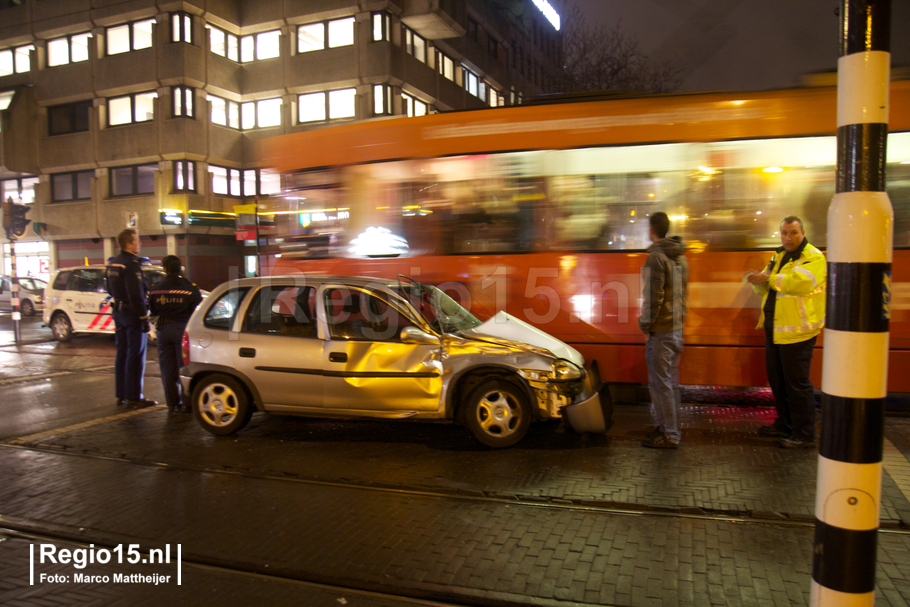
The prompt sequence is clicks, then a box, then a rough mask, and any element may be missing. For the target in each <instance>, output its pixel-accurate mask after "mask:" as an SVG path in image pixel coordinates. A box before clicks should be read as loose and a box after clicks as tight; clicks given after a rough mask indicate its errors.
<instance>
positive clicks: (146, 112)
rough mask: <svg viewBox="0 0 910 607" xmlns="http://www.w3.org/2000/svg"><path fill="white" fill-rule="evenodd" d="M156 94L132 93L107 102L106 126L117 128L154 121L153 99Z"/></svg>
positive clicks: (153, 92) (150, 92)
mask: <svg viewBox="0 0 910 607" xmlns="http://www.w3.org/2000/svg"><path fill="white" fill-rule="evenodd" d="M157 98H158V93H156V92H155V91H149V92H146V93H133V94H131V95H124V96H123V97H111V98H110V99H108V100H107V124H108V126H117V125H120V124H131V123H134V122H148V121H149V120H154V119H155V99H157Z"/></svg>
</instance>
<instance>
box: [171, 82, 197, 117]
mask: <svg viewBox="0 0 910 607" xmlns="http://www.w3.org/2000/svg"><path fill="white" fill-rule="evenodd" d="M171 97H172V98H173V100H174V118H178V117H180V116H185V117H187V118H195V117H196V112H195V111H194V109H193V108H194V104H193V101H194V100H195V97H196V89H194V88H192V87H189V86H175V87H174V88H172V89H171Z"/></svg>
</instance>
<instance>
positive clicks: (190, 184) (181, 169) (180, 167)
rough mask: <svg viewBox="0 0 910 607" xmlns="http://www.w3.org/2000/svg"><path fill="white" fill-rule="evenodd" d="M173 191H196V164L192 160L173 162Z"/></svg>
mask: <svg viewBox="0 0 910 607" xmlns="http://www.w3.org/2000/svg"><path fill="white" fill-rule="evenodd" d="M174 190H176V191H178V192H195V191H196V162H195V161H193V160H175V161H174Z"/></svg>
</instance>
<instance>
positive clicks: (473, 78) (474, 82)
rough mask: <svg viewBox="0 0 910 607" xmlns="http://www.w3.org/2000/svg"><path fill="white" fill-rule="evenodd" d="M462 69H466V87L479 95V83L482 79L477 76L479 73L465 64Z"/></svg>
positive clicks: (470, 91) (475, 94) (476, 95)
mask: <svg viewBox="0 0 910 607" xmlns="http://www.w3.org/2000/svg"><path fill="white" fill-rule="evenodd" d="M461 69H462V70H464V88H465V89H466V90H467V91H468V92H469V93H471V94H472V95H474V96H475V97H479V96H480V95H479V91H478V88H479V86H478V85H479V83H480V79H479V78H478V77H477V74H475V73H474V72H472V71H471V70H469V69H468V68H466V67H465V66H463V65H462V66H461Z"/></svg>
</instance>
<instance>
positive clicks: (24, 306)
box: [19, 299, 35, 316]
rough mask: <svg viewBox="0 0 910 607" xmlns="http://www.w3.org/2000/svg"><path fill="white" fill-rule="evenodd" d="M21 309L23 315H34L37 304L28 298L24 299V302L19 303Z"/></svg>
mask: <svg viewBox="0 0 910 607" xmlns="http://www.w3.org/2000/svg"><path fill="white" fill-rule="evenodd" d="M19 311H20V312H21V313H22V316H34V314H35V304H33V303H32V302H31V301H29V300H28V299H23V300H22V303H20V304H19Z"/></svg>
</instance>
